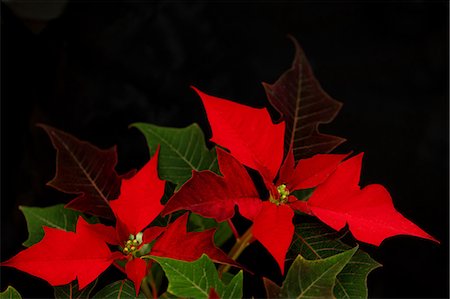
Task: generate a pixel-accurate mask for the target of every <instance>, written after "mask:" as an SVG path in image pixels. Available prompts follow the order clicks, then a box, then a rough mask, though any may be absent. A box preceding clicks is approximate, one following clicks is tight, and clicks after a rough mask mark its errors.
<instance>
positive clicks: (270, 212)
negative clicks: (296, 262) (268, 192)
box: [252, 201, 294, 273]
mask: <svg viewBox="0 0 450 299" xmlns="http://www.w3.org/2000/svg"><path fill="white" fill-rule="evenodd" d="M293 217H294V211H293V210H292V209H291V208H290V207H289V206H287V205H280V206H277V205H275V204H273V203H270V202H268V201H265V202H264V203H263V207H262V209H261V212H260V213H259V214H258V216H257V217H256V218H255V220H254V222H253V228H252V233H253V236H254V237H255V239H256V240H258V241H259V242H261V244H262V245H264V247H265V248H266V249H267V250H268V251H269V252H270V254H272V256H273V257H274V258H275V260H276V261H277V263H278V265H279V266H280V269H281V273H284V261H285V257H286V253H287V251H288V249H289V245H290V244H291V241H292V236H293V235H294V225H293V224H292V218H293Z"/></svg>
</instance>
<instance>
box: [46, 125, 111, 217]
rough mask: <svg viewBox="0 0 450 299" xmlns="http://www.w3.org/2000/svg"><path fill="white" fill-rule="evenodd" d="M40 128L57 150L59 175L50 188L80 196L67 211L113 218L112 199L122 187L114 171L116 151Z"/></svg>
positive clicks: (50, 129)
mask: <svg viewBox="0 0 450 299" xmlns="http://www.w3.org/2000/svg"><path fill="white" fill-rule="evenodd" d="M39 126H40V127H41V128H43V129H44V130H45V131H46V132H47V134H48V136H49V137H50V139H51V141H52V143H53V146H54V147H55V149H56V151H57V156H56V163H57V164H56V165H57V166H56V174H55V177H54V178H53V179H52V180H51V181H50V182H48V185H49V186H52V187H53V188H55V189H57V190H59V191H62V192H65V193H70V194H78V195H79V196H78V197H77V198H75V199H74V200H72V201H71V202H69V203H68V204H67V205H66V207H67V208H71V209H74V210H78V211H81V212H85V213H89V214H92V215H96V216H100V217H105V218H109V219H113V218H114V216H113V213H112V211H111V209H110V207H109V203H108V200H110V199H113V198H116V197H117V195H118V192H119V188H120V177H119V176H118V175H117V173H116V171H115V170H114V167H115V166H116V164H117V153H116V148H115V147H113V148H110V149H108V150H101V149H99V148H97V147H95V146H93V145H91V144H90V143H88V142H84V141H80V140H78V139H77V138H75V137H73V136H72V135H70V134H67V133H65V132H63V131H60V130H57V129H55V128H52V127H50V126H46V125H42V124H41V125H39Z"/></svg>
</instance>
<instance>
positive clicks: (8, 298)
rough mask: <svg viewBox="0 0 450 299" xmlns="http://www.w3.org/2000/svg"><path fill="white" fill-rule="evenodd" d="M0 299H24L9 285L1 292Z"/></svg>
mask: <svg viewBox="0 0 450 299" xmlns="http://www.w3.org/2000/svg"><path fill="white" fill-rule="evenodd" d="M0 299H22V296H21V295H20V294H19V292H18V291H17V290H16V289H15V288H13V287H12V286H8V288H6V290H4V291H3V292H1V293H0Z"/></svg>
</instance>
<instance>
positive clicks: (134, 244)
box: [122, 233, 143, 254]
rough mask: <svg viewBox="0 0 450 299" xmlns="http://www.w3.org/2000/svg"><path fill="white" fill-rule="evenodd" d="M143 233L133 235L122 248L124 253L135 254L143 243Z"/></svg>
mask: <svg viewBox="0 0 450 299" xmlns="http://www.w3.org/2000/svg"><path fill="white" fill-rule="evenodd" d="M142 235H143V234H142V233H138V234H137V235H136V236H134V235H131V234H130V237H129V238H128V240H127V241H126V242H124V246H123V248H122V252H123V253H124V254H134V253H135V252H136V251H137V250H138V249H139V245H141V244H142Z"/></svg>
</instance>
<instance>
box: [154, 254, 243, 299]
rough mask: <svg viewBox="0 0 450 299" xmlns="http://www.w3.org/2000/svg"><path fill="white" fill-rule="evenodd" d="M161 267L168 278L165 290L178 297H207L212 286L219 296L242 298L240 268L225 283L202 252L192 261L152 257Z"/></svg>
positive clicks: (241, 274) (224, 298) (223, 298)
mask: <svg viewBox="0 0 450 299" xmlns="http://www.w3.org/2000/svg"><path fill="white" fill-rule="evenodd" d="M152 258H153V259H154V260H156V261H157V262H158V263H159V264H160V265H161V267H162V268H163V270H164V272H165V273H166V276H167V278H168V280H169V286H168V288H167V291H168V292H169V293H171V294H174V295H176V296H178V297H185V298H186V297H188V298H205V299H206V298H209V294H210V290H211V288H213V289H214V290H215V292H216V293H217V295H219V297H220V298H222V299H226V298H230V299H232V298H242V282H243V273H242V270H241V271H239V273H238V274H236V275H235V276H234V277H233V279H232V280H231V282H230V283H229V284H228V285H225V284H224V283H223V282H222V281H221V280H220V279H219V275H218V273H217V270H216V267H215V266H214V264H213V262H212V261H211V260H210V259H209V258H208V256H206V255H205V254H203V255H202V256H201V257H200V258H199V259H198V260H196V261H194V262H184V261H178V260H174V259H169V258H162V257H152Z"/></svg>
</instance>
